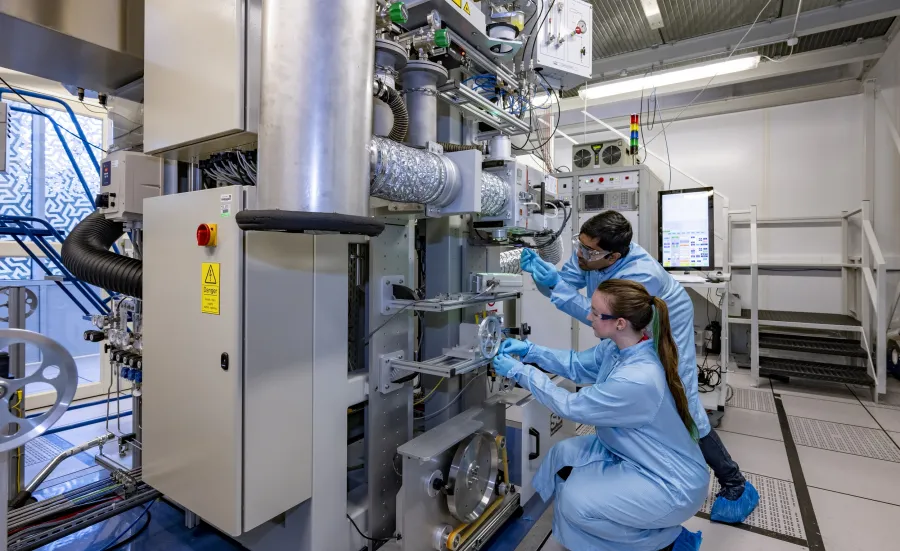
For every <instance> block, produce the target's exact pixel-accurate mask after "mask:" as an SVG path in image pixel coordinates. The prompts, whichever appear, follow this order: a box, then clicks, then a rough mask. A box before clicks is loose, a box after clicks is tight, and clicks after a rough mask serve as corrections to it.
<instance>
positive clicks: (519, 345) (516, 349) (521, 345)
mask: <svg viewBox="0 0 900 551" xmlns="http://www.w3.org/2000/svg"><path fill="white" fill-rule="evenodd" d="M532 346H533V345H532V344H531V343H530V342H528V341H520V340H519V339H506V340H504V341H503V342H502V343H500V350H499V352H498V353H499V354H515V355H516V356H518V357H520V358H524V357H525V356H527V355H528V353H529V352H530V351H531V347H532Z"/></svg>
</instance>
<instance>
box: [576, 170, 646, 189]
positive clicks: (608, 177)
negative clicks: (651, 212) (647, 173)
mask: <svg viewBox="0 0 900 551" xmlns="http://www.w3.org/2000/svg"><path fill="white" fill-rule="evenodd" d="M640 181H641V174H640V172H639V171H637V170H635V171H629V172H617V173H604V174H588V175H585V176H579V177H578V190H579V191H580V192H581V193H585V192H588V191H605V190H608V189H626V188H627V189H631V188H635V189H636V188H637V187H638V186H639V185H640Z"/></svg>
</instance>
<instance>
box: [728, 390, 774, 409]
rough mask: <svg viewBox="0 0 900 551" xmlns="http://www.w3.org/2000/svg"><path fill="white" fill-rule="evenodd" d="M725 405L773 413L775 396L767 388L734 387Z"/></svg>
mask: <svg viewBox="0 0 900 551" xmlns="http://www.w3.org/2000/svg"><path fill="white" fill-rule="evenodd" d="M725 405H726V406H730V407H733V408H740V409H752V410H754V411H765V412H766V413H775V398H774V397H773V396H772V393H771V392H769V391H767V390H753V389H749V388H735V389H734V394H732V396H731V399H730V400H728V401H727V402H726V403H725Z"/></svg>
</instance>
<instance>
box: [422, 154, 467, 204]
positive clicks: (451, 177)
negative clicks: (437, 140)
mask: <svg viewBox="0 0 900 551" xmlns="http://www.w3.org/2000/svg"><path fill="white" fill-rule="evenodd" d="M440 157H441V162H442V163H443V164H444V170H445V172H446V174H447V179H446V184H445V185H444V187H443V189H442V190H441V194H440V195H438V197H437V198H436V199H434V200H433V201H432V202H431V203H429V205H433V206H435V207H440V208H443V207H446V206H448V205H449V204H450V203H452V202H453V201H455V200H456V197H457V196H458V195H459V191H460V188H461V187H462V186H461V184H460V181H459V179H460V178H459V168H458V167H457V166H456V163H454V162H453V160H451V159H450V158H449V157H447V156H446V155H441V156H440Z"/></svg>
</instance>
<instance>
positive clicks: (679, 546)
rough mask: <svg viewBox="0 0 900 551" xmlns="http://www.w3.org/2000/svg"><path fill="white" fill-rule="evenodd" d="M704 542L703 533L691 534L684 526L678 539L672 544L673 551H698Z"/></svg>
mask: <svg viewBox="0 0 900 551" xmlns="http://www.w3.org/2000/svg"><path fill="white" fill-rule="evenodd" d="M702 541H703V532H691V531H689V530H688V529H687V528H685V527H684V526H682V527H681V533H680V534H678V539H676V540H675V543H674V544H672V551H698V550H699V549H700V543H701V542H702Z"/></svg>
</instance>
